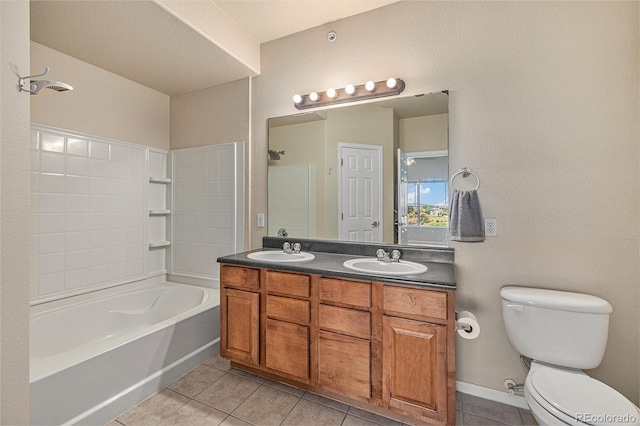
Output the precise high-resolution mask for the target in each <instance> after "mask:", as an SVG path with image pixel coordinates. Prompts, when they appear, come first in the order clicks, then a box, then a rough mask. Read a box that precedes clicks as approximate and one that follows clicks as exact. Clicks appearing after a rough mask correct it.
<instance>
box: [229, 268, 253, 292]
mask: <svg viewBox="0 0 640 426" xmlns="http://www.w3.org/2000/svg"><path fill="white" fill-rule="evenodd" d="M220 282H221V283H222V285H223V286H230V287H241V288H248V289H251V290H257V289H259V288H260V271H259V270H257V269H251V268H243V267H240V266H229V265H222V266H221V268H220Z"/></svg>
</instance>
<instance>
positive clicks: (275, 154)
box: [269, 149, 284, 161]
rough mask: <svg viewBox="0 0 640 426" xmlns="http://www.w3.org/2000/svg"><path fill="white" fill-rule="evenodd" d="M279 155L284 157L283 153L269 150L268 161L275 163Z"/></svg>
mask: <svg viewBox="0 0 640 426" xmlns="http://www.w3.org/2000/svg"><path fill="white" fill-rule="evenodd" d="M280 155H284V151H275V150H273V149H270V150H269V160H271V161H276V160H279V159H280Z"/></svg>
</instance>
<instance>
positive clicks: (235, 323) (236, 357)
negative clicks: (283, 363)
mask: <svg viewBox="0 0 640 426" xmlns="http://www.w3.org/2000/svg"><path fill="white" fill-rule="evenodd" d="M222 296H223V297H222V303H221V308H222V313H221V318H220V319H221V322H220V324H221V328H222V333H221V338H220V340H221V343H222V344H221V351H222V354H221V355H222V356H223V357H225V358H229V359H231V360H233V361H239V362H243V363H245V364H246V363H248V364H255V365H257V364H259V362H260V345H259V336H260V326H259V320H260V316H259V312H260V294H258V293H251V292H248V291H240V290H232V289H223V293H222Z"/></svg>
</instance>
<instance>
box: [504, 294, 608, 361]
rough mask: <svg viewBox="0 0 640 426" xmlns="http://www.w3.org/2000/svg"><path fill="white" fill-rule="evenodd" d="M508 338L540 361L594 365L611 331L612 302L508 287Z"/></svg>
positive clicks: (524, 352)
mask: <svg viewBox="0 0 640 426" xmlns="http://www.w3.org/2000/svg"><path fill="white" fill-rule="evenodd" d="M500 297H501V298H502V317H503V319H504V325H505V328H506V331H507V336H508V338H509V341H510V342H511V346H513V347H514V349H515V350H517V351H518V352H519V353H520V354H522V355H524V356H526V357H529V358H532V359H534V360H536V361H543V362H546V363H549V364H553V365H558V366H564V367H569V368H578V369H589V368H595V367H597V366H598V365H599V364H600V362H601V361H602V357H603V356H604V351H605V348H606V345H607V335H608V334H609V314H610V313H611V312H612V311H613V309H612V308H611V305H610V304H609V302H607V301H606V300H604V299H601V298H599V297H596V296H591V295H588V294H581V293H571V292H566V291H557V290H546V289H539V288H529V287H515V286H507V287H503V288H502V289H500Z"/></svg>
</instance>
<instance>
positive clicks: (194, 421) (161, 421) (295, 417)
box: [107, 357, 535, 426]
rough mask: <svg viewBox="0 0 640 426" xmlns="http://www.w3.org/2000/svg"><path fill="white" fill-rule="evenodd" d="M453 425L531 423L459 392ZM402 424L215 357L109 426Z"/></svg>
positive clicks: (522, 414) (520, 413)
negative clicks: (232, 365) (233, 365)
mask: <svg viewBox="0 0 640 426" xmlns="http://www.w3.org/2000/svg"><path fill="white" fill-rule="evenodd" d="M456 410H457V411H456V424H458V425H465V426H473V425H535V421H534V419H533V417H532V416H531V413H529V412H528V411H526V410H521V409H519V408H516V407H512V406H510V405H504V404H499V403H497V402H493V401H489V400H486V399H482V398H478V397H475V396H472V395H467V394H462V393H458V395H457V399H456ZM122 425H125V426H137V425H145V426H146V425H149V426H151V425H153V426H155V425H175V426H177V425H190V426H195V425H208V426H215V425H220V426H245V425H256V426H263V425H264V426H269V425H283V426H286V425H288V426H313V425H322V426H331V425H342V426H380V425H383V426H386V425H390V426H404V425H403V424H402V423H400V422H398V421H395V420H392V419H389V418H386V417H382V416H380V415H377V414H374V413H371V412H369V411H365V410H361V409H359V408H356V407H352V406H349V405H347V404H344V403H341V402H338V401H334V400H331V399H328V398H324V397H322V396H319V395H316V394H313V393H310V392H306V391H304V390H302V389H297V388H294V387H292V386H288V385H285V384H283V383H278V382H275V381H272V380H269V379H265V378H262V377H259V376H256V375H254V374H250V373H247V372H244V371H242V370H238V369H235V368H231V366H230V365H229V361H227V360H225V359H222V358H220V357H214V358H211V359H209V360H207V361H205V362H204V363H203V364H202V365H200V366H199V367H197V368H196V369H194V370H193V371H191V372H190V373H188V374H186V375H185V376H183V377H181V378H180V379H178V380H176V381H175V382H173V383H172V384H170V385H169V386H167V387H166V388H165V389H163V390H161V391H160V392H158V393H157V394H155V395H153V396H152V397H150V398H148V399H146V400H145V401H142V402H141V403H140V404H138V405H137V406H135V407H133V408H131V409H130V410H128V411H127V412H125V413H124V414H122V415H120V416H119V417H118V418H117V419H115V420H113V421H112V422H110V423H108V424H107V426H122Z"/></svg>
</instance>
